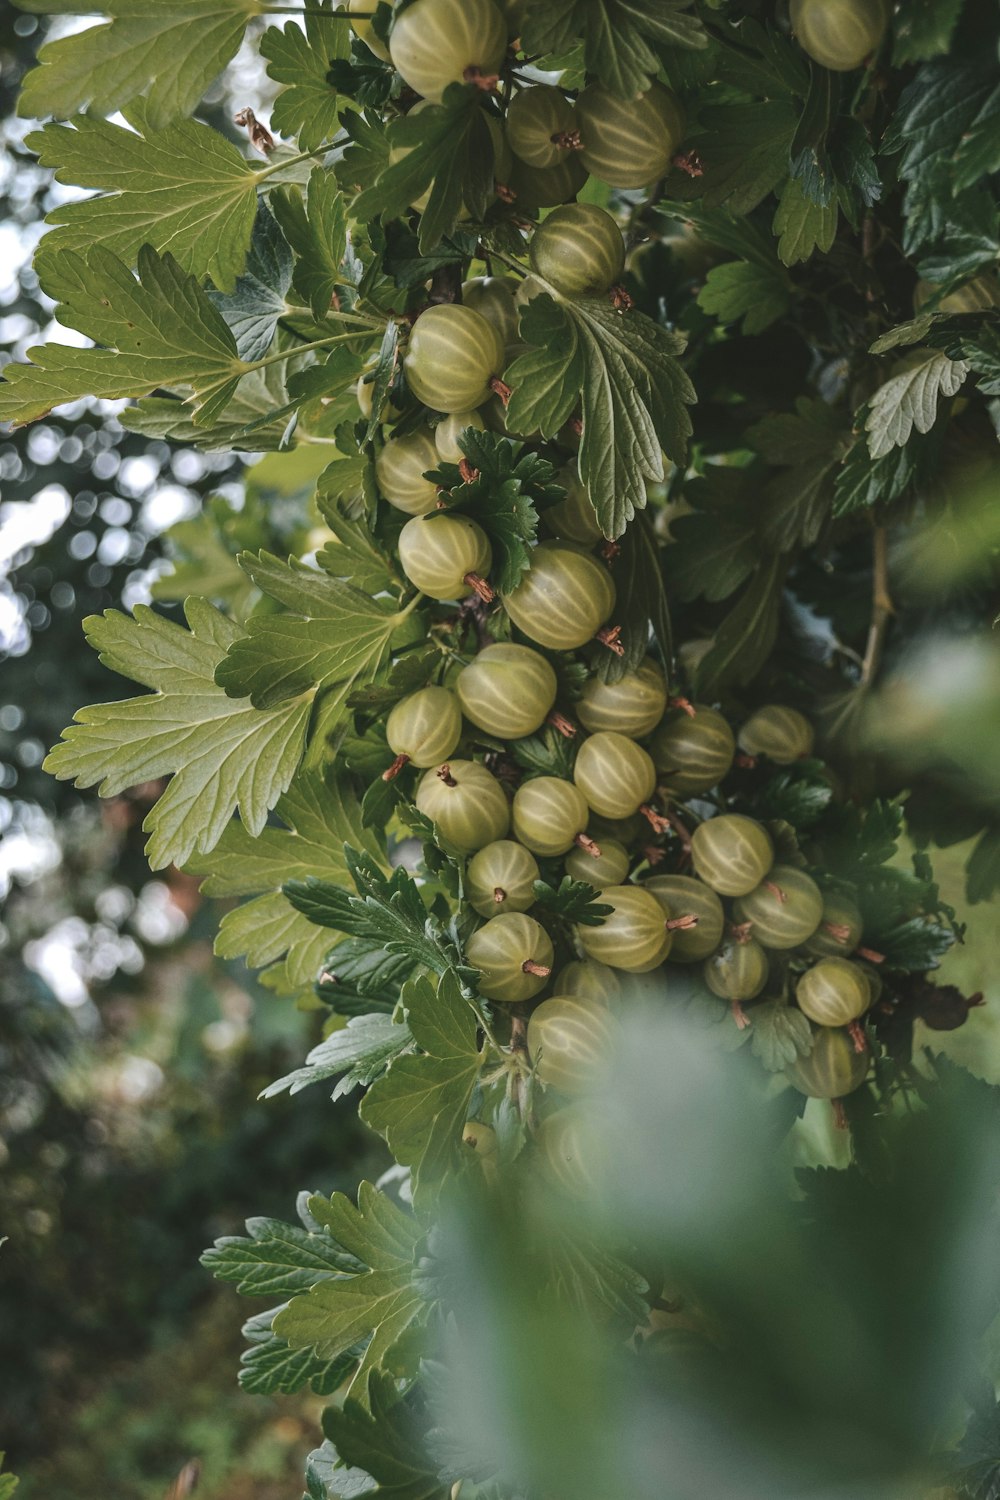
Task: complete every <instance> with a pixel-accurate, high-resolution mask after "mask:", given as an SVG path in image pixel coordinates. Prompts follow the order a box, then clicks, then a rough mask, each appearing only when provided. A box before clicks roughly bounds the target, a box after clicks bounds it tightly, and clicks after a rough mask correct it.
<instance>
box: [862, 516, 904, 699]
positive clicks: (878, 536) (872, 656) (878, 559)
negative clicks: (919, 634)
mask: <svg viewBox="0 0 1000 1500" xmlns="http://www.w3.org/2000/svg"><path fill="white" fill-rule="evenodd" d="M895 613H896V610H895V607H894V605H893V602H892V595H891V594H890V593H889V535H888V532H887V531H886V528H885V527H884V526H876V527H875V530H874V532H873V533H872V618H871V624H870V625H869V627H868V641H867V644H866V646H865V655H864V660H863V661H862V663H861V686H862V687H863V688H867V687H870V686H871V684H872V682H873V681H874V679H875V675H876V673H877V672H878V669H879V663H880V662H881V660H882V648H883V646H884V645H885V636H886V631H887V630H888V628H889V621H890V620H891V619H892V617H893V615H894V614H895Z"/></svg>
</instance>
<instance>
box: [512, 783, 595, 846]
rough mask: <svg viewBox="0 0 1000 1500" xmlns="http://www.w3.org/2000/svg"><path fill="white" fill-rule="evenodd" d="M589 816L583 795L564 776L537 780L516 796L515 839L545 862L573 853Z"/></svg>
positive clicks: (521, 788) (528, 784) (522, 787)
mask: <svg viewBox="0 0 1000 1500" xmlns="http://www.w3.org/2000/svg"><path fill="white" fill-rule="evenodd" d="M589 816H590V810H589V808H588V807H587V803H586V799H585V798H584V796H583V793H582V792H580V791H579V790H578V789H577V788H576V787H575V786H574V785H573V783H572V782H571V781H564V780H563V779H562V777H561V776H536V777H534V778H533V779H532V780H531V781H525V782H524V783H523V784H522V785H521V786H519V787H518V789H517V791H516V792H515V793H514V806H513V808H512V810H511V818H512V822H513V828H514V836H515V838H517V839H520V841H521V843H522V844H523V845H524V846H525V848H526V849H530V850H531V852H532V854H540V855H541V856H542V858H543V859H552V858H555V856H556V855H559V854H565V853H566V851H567V850H568V849H572V847H573V845H574V843H575V842H576V840H577V839H578V838H580V837H581V836H582V835H583V830H584V829H585V828H586V826H587V819H588V817H589Z"/></svg>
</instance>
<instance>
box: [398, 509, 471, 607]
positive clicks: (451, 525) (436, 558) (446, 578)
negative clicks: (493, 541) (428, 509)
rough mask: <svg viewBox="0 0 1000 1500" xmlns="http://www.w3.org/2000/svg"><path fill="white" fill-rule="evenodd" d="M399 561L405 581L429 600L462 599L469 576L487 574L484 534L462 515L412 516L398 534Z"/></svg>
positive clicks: (467, 593)
mask: <svg viewBox="0 0 1000 1500" xmlns="http://www.w3.org/2000/svg"><path fill="white" fill-rule="evenodd" d="M399 561H400V563H401V564H402V568H403V572H404V573H405V574H406V576H407V578H408V579H409V580H410V582H411V583H412V584H413V585H414V587H415V588H418V589H419V590H420V592H421V593H422V594H426V595H427V596H428V598H430V599H465V598H467V597H468V595H469V594H471V593H472V587H471V585H470V584H468V583H467V582H466V577H467V575H468V574H469V573H474V574H477V575H478V576H482V575H484V574H486V573H488V572H489V571H490V565H491V563H492V561H493V554H492V552H491V551H490V544H489V539H488V538H487V535H486V533H485V531H483V530H482V528H481V527H479V526H477V525H476V523H475V521H469V520H467V519H466V518H465V517H464V516H445V515H436V516H432V517H424V516H414V517H413V520H412V521H407V523H406V525H405V526H404V527H403V529H402V531H401V532H400V533H399Z"/></svg>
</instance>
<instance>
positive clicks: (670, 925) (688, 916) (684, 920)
mask: <svg viewBox="0 0 1000 1500" xmlns="http://www.w3.org/2000/svg"><path fill="white" fill-rule="evenodd" d="M697 925H698V918H697V917H696V916H695V914H694V912H691V911H689V912H686V913H685V915H684V916H683V917H671V918H670V920H669V921H668V922H667V931H668V932H678V931H679V932H688V931H690V929H691V928H692V927H697Z"/></svg>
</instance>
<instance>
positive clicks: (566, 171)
mask: <svg viewBox="0 0 1000 1500" xmlns="http://www.w3.org/2000/svg"><path fill="white" fill-rule="evenodd" d="M586 181H587V169H586V167H585V166H584V165H583V162H582V161H581V160H580V153H579V151H566V152H565V153H564V154H563V159H562V161H559V162H556V164H555V166H554V167H529V166H527V165H526V164H525V163H524V162H523V161H516V160H515V162H514V169H513V171H512V172H511V174H510V182H509V184H508V185H509V187H510V188H511V189H512V191H513V192H514V193H515V194H516V200H515V201H516V203H517V206H518V208H519V209H520V210H521V211H522V212H524V213H534V211H535V210H536V209H539V208H552V207H553V205H554V204H557V203H568V202H569V200H570V199H571V198H575V197H576V195H577V193H578V192H579V191H580V189H581V188H582V187H583V185H584V183H585V182H586Z"/></svg>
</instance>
